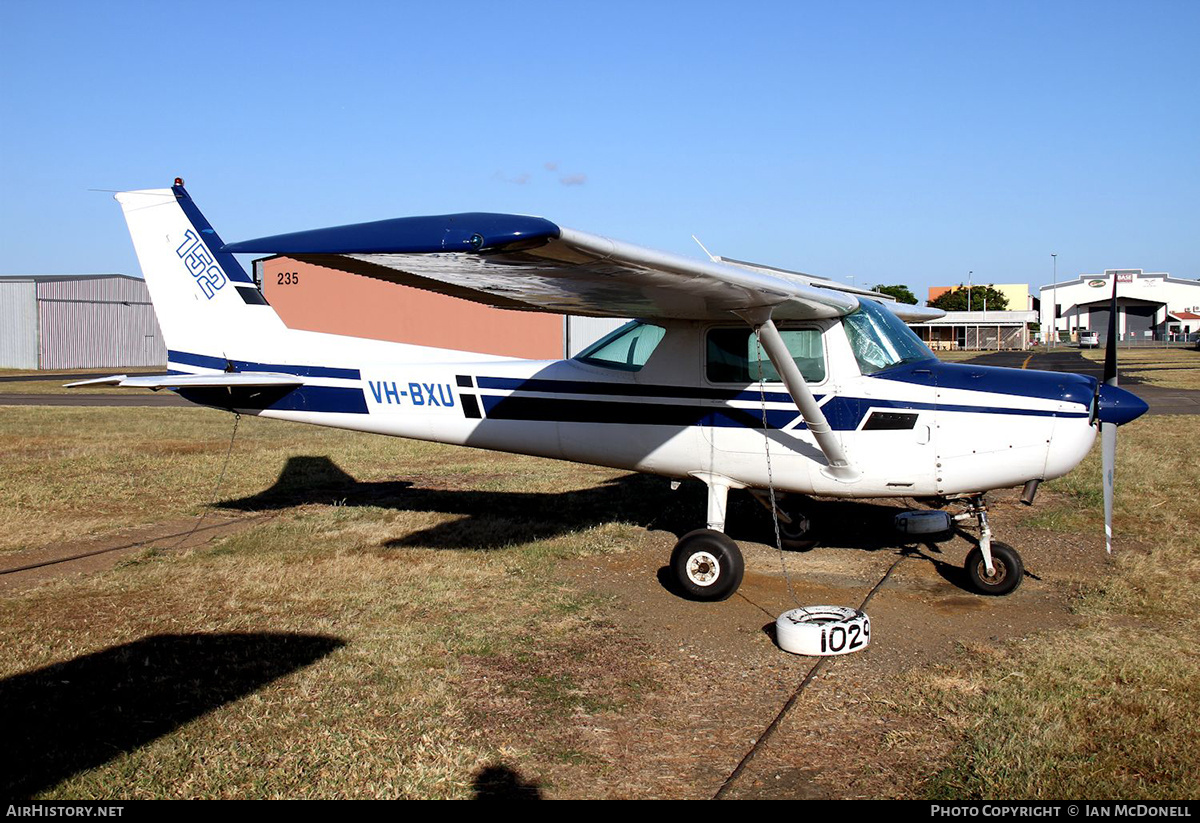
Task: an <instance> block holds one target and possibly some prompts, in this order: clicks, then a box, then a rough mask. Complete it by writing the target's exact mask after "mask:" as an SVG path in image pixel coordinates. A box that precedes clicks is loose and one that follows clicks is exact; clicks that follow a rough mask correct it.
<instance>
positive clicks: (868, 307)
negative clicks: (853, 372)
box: [842, 298, 933, 374]
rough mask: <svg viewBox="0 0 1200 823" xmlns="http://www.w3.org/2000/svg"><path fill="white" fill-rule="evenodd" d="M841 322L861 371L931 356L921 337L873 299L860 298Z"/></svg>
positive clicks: (927, 358) (888, 366) (868, 371)
mask: <svg viewBox="0 0 1200 823" xmlns="http://www.w3.org/2000/svg"><path fill="white" fill-rule="evenodd" d="M842 326H843V327H844V328H845V329H846V339H847V340H849V341H850V348H851V349H852V350H853V351H854V359H855V360H857V361H858V368H859V370H860V371H862V373H863V374H874V373H875V372H877V371H882V370H884V369H890V368H892V367H893V366H899V365H901V364H903V363H916V362H918V361H920V360H932V359H933V352H931V351H930V350H929V348H928V347H927V346H926V345H925V344H924V343H922V342H921V338H919V337H917V335H916V334H914V333H913V330H912V329H910V328H909V327H908V326H906V325H904V321H903V320H901V319H900V318H899V317H897V316H896V315H894V314H892V313H891V312H890V311H888V310H887V309H885V308H884V307H883V306H881V305H879V304H878V303H876V302H875V301H874V300H867V299H861V298H860V299H859V301H858V310H857V311H855V312H852V313H851V314H848V315H846V316H845V317H843V318H842Z"/></svg>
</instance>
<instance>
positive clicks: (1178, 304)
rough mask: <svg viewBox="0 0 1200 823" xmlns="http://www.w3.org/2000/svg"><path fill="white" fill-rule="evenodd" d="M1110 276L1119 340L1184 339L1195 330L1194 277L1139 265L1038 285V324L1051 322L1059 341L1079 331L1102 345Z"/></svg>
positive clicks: (1197, 294) (1197, 295) (1197, 297)
mask: <svg viewBox="0 0 1200 823" xmlns="http://www.w3.org/2000/svg"><path fill="white" fill-rule="evenodd" d="M1114 277H1115V278H1116V279H1117V334H1118V339H1119V340H1143V341H1144V340H1170V339H1178V338H1181V337H1182V339H1187V336H1188V335H1192V334H1195V333H1196V332H1200V281H1198V280H1180V279H1177V278H1174V277H1171V276H1170V275H1169V274H1166V273H1165V272H1143V271H1142V270H1141V269H1106V270H1105V272H1104V274H1084V275H1081V276H1080V277H1078V278H1077V279H1075V280H1068V281H1066V282H1063V283H1058V284H1054V285H1049V286H1042V287H1041V296H1042V306H1041V323H1042V328H1043V329H1047V330H1048V329H1049V328H1050V327H1051V323H1052V322H1053V323H1054V325H1055V327H1056V328H1057V329H1058V332H1059V337H1060V339H1064V338H1067V339H1071V340H1077V339H1078V335H1079V331H1080V330H1082V329H1086V330H1088V331H1095V332H1099V333H1100V341H1101V343H1103V342H1104V339H1105V337H1106V336H1107V335H1108V315H1109V307H1110V303H1111V299H1112V285H1113V278H1114ZM1051 318H1053V321H1052V320H1051Z"/></svg>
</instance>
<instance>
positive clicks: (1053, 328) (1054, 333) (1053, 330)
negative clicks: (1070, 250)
mask: <svg viewBox="0 0 1200 823" xmlns="http://www.w3.org/2000/svg"><path fill="white" fill-rule="evenodd" d="M1050 259H1052V260H1053V261H1054V285H1053V286H1051V287H1050V295H1051V297H1050V300H1051V304H1050V348H1054V343H1055V341H1056V340H1058V254H1056V253H1055V252H1050Z"/></svg>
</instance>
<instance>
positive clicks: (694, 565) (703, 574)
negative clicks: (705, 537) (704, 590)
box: [687, 552, 721, 586]
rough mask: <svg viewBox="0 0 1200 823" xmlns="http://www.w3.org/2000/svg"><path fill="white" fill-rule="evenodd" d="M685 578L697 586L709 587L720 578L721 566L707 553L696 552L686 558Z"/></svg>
mask: <svg viewBox="0 0 1200 823" xmlns="http://www.w3.org/2000/svg"><path fill="white" fill-rule="evenodd" d="M687 576H688V580H690V581H692V582H693V583H695V584H696V585H697V586H711V585H712V584H713V583H716V582H717V578H718V577H720V576H721V564H720V563H719V562H718V561H717V558H716V557H714V556H713V555H711V554H709V553H708V552H696V553H695V554H693V555H692V556H691V557H689V558H688V561H687Z"/></svg>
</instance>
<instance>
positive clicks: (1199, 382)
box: [1081, 349, 1200, 389]
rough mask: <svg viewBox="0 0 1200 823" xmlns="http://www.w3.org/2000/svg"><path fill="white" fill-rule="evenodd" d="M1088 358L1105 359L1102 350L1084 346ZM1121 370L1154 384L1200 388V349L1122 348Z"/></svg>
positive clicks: (1120, 354)
mask: <svg viewBox="0 0 1200 823" xmlns="http://www.w3.org/2000/svg"><path fill="white" fill-rule="evenodd" d="M1081 353H1082V354H1083V356H1084V357H1086V358H1088V359H1089V360H1095V361H1097V362H1101V363H1102V362H1104V351H1103V350H1102V349H1084V350H1083V351H1082V352H1081ZM1119 360H1120V363H1121V372H1122V373H1123V374H1126V375H1128V376H1129V377H1134V378H1137V379H1138V380H1141V381H1143V382H1145V383H1149V384H1150V385H1152V386H1162V387H1164V388H1168V389H1200V351H1197V350H1196V349H1121V351H1120V353H1119Z"/></svg>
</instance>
